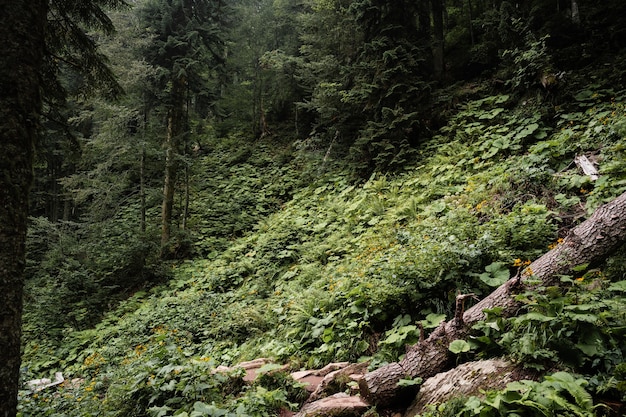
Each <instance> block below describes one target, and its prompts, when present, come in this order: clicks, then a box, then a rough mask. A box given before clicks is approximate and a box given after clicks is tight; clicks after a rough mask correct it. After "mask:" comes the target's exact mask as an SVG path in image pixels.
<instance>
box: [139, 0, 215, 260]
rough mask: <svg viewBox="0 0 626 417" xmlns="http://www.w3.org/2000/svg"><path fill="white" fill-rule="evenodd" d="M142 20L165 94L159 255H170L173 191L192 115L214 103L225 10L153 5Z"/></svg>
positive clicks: (200, 4) (206, 4)
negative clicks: (149, 33)
mask: <svg viewBox="0 0 626 417" xmlns="http://www.w3.org/2000/svg"><path fill="white" fill-rule="evenodd" d="M143 13H144V20H145V22H146V23H147V24H148V25H149V27H150V28H151V30H152V31H154V34H155V38H154V44H153V46H152V47H149V48H147V50H146V55H147V59H148V62H150V63H151V64H153V65H155V66H158V67H159V68H160V69H161V70H162V74H163V76H162V77H161V78H160V79H159V80H158V81H157V83H158V84H160V85H161V87H162V89H163V90H165V94H164V96H163V97H161V98H160V99H162V100H163V101H164V102H165V106H166V110H165V111H166V113H167V114H166V117H165V118H166V134H165V140H164V148H165V170H164V172H165V175H164V181H163V204H162V211H161V223H162V229H161V256H162V257H167V256H170V255H171V253H170V252H171V251H172V248H168V245H169V244H170V239H171V237H172V230H171V229H172V217H173V206H174V191H175V187H176V181H177V176H178V170H179V165H180V161H181V155H182V153H183V148H184V147H186V146H187V144H188V135H189V113H190V111H191V110H192V109H193V108H195V110H197V111H198V112H200V113H205V114H206V113H207V112H208V111H209V108H210V106H211V103H212V102H214V101H215V99H214V98H212V97H211V91H210V88H209V79H210V78H211V77H212V76H214V75H215V74H216V73H217V72H219V67H220V66H221V65H222V64H223V60H224V59H223V55H224V52H223V50H224V42H223V39H222V31H221V27H222V26H223V25H224V21H223V20H222V19H223V18H224V16H225V15H226V7H225V5H224V4H223V3H222V2H221V1H219V0H155V1H149V2H148V3H147V4H146V5H145V8H144V11H143Z"/></svg>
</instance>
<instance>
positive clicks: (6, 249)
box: [0, 0, 47, 417]
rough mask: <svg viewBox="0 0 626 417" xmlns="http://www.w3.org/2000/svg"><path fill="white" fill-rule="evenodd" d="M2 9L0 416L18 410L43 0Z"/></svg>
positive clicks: (22, 1) (25, 0)
mask: <svg viewBox="0 0 626 417" xmlns="http://www.w3.org/2000/svg"><path fill="white" fill-rule="evenodd" d="M0 5H1V6H2V7H1V9H2V14H1V15H0V55H1V56H2V59H1V60H0V114H1V117H0V146H2V152H0V201H1V202H2V203H0V305H1V306H2V310H1V311H0V416H2V417H13V416H15V415H16V413H17V391H18V380H19V369H20V338H21V314H22V289H23V283H24V280H23V270H24V265H25V250H24V248H25V241H26V225H27V218H28V191H29V188H30V185H31V182H32V163H33V149H34V145H35V142H36V140H37V134H38V123H37V121H38V118H39V113H40V108H41V95H40V87H41V81H40V74H41V67H42V64H43V56H44V49H43V44H44V43H43V40H44V36H45V22H46V11H47V2H46V1H44V0H19V1H15V0H10V1H9V0H2V1H1V2H0Z"/></svg>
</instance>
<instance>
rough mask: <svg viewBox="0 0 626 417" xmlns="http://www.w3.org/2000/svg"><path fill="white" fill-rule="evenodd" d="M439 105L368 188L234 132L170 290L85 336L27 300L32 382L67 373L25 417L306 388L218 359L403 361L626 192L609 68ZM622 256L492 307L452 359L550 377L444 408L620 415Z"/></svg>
mask: <svg viewBox="0 0 626 417" xmlns="http://www.w3.org/2000/svg"><path fill="white" fill-rule="evenodd" d="M614 62H619V59H618V58H615V61H607V64H611V63H614ZM441 94H442V97H444V96H445V94H447V95H448V96H447V97H449V104H447V105H446V106H442V107H440V109H442V116H441V117H442V122H441V127H440V128H437V129H436V130H435V131H434V132H433V135H432V138H430V139H428V140H427V141H426V142H425V143H423V144H422V146H420V147H419V148H417V149H416V152H415V154H414V155H413V156H412V157H411V159H410V161H407V162H406V164H405V165H404V168H403V169H401V170H398V171H397V172H395V173H388V174H382V173H379V172H377V173H374V174H372V175H371V176H370V177H369V178H368V179H366V180H359V179H355V177H354V176H353V171H352V170H351V169H349V167H348V168H347V169H346V167H345V166H342V165H341V164H340V163H339V162H338V161H332V160H328V159H327V158H326V157H327V156H328V155H325V153H324V151H325V149H321V150H319V151H318V152H317V153H316V152H311V150H302V149H297V148H295V147H291V146H287V145H286V146H283V147H281V148H280V151H276V147H274V146H273V147H269V146H267V143H268V142H267V140H269V139H268V138H264V139H260V140H258V141H256V142H254V143H251V144H249V145H247V146H245V147H242V149H240V152H239V153H237V154H236V155H233V154H232V153H225V152H224V149H225V148H226V144H227V143H228V141H234V140H237V138H234V137H232V136H231V137H230V138H226V139H223V138H219V139H218V138H217V137H216V140H217V141H218V143H221V144H223V145H224V147H221V146H219V145H218V146H213V147H211V148H210V149H207V150H205V153H204V154H200V155H197V156H196V157H195V158H194V159H193V161H192V166H193V169H192V171H191V172H192V175H194V176H196V177H197V179H198V181H195V182H193V184H195V185H194V187H193V188H192V189H191V193H192V198H191V199H190V201H191V202H193V203H192V206H191V211H192V212H193V216H192V217H190V221H191V223H190V227H191V228H192V230H193V231H194V234H193V235H191V236H192V237H193V238H190V239H189V241H188V242H187V243H186V245H188V246H186V249H185V250H186V251H188V252H187V253H189V254H191V256H190V259H188V260H182V261H172V262H171V263H167V264H165V266H164V268H165V269H166V270H167V271H166V272H165V273H166V274H169V275H170V278H169V280H168V281H167V282H164V283H162V284H159V285H153V286H151V287H137V288H135V289H134V290H135V292H134V294H133V295H132V296H130V297H129V298H128V299H126V300H124V301H122V302H120V303H119V304H114V305H112V306H111V307H112V309H111V310H110V311H109V312H108V313H107V314H106V315H105V316H104V317H103V318H102V319H101V320H100V319H98V318H95V319H93V322H94V323H95V324H94V325H93V326H91V327H89V328H84V329H75V328H72V327H71V326H70V325H67V326H66V327H65V328H61V329H55V332H50V330H51V329H49V328H47V327H46V326H44V325H42V323H41V321H40V319H41V318H44V317H46V311H47V309H50V310H49V311H57V310H55V309H58V308H59V309H60V306H54V305H52V306H51V305H46V304H45V303H44V304H39V305H37V306H34V307H30V308H28V307H27V315H26V322H25V331H26V335H27V341H26V342H27V343H26V344H25V351H24V367H25V372H24V379H35V378H39V377H41V376H46V375H47V374H49V373H53V372H54V371H61V372H63V374H64V376H65V378H66V379H67V381H66V382H65V383H63V384H61V385H60V386H58V387H57V388H56V389H54V390H44V391H39V392H32V391H28V390H24V391H22V396H21V402H20V404H21V405H20V407H21V411H20V413H21V415H22V416H46V415H48V416H57V415H67V416H92V415H99V416H120V417H121V416H131V417H132V416H136V417H139V416H158V417H161V416H174V415H176V416H193V417H199V416H222V415H228V416H230V415H233V416H234V415H241V416H244V415H251V416H265V415H277V413H278V410H280V409H285V408H291V409H292V410H296V409H298V407H299V404H300V403H301V402H302V401H303V400H304V399H305V396H304V395H303V393H302V387H301V386H299V384H297V383H295V382H294V381H293V380H291V379H290V378H289V377H288V376H287V375H286V374H285V373H284V371H277V370H276V368H277V367H271V366H270V367H269V368H266V369H265V371H266V372H265V373H264V374H263V375H262V377H260V378H258V379H257V380H256V381H255V382H254V383H252V384H247V383H244V381H243V380H242V376H243V375H242V373H241V372H239V371H236V370H235V371H232V370H231V371H228V372H225V373H219V372H218V373H216V372H215V370H216V368H217V367H218V366H220V365H233V364H236V363H238V362H241V361H244V360H250V359H254V358H257V357H268V358H271V359H272V360H274V361H275V362H276V363H278V364H287V365H288V366H289V369H291V370H297V369H302V368H312V367H322V366H323V365H326V364H328V363H330V362H333V361H351V362H361V361H369V367H370V368H371V369H374V368H377V367H379V366H381V365H383V364H385V363H387V362H391V361H396V360H398V358H399V357H401V356H402V355H404V353H405V345H406V344H412V343H415V342H416V341H417V340H418V339H419V337H420V332H424V333H428V332H429V330H430V329H432V328H434V327H436V325H437V324H438V323H439V322H440V321H441V320H443V319H444V318H446V317H447V318H450V317H451V316H452V315H453V313H454V300H455V296H456V294H457V293H458V292H462V293H474V294H476V296H477V297H482V296H484V295H487V294H488V293H490V292H491V290H492V289H493V288H494V287H496V286H497V285H499V284H501V283H502V282H504V281H505V280H506V279H508V278H509V277H510V276H512V275H513V274H515V273H516V272H517V271H518V269H519V268H521V267H523V266H524V265H526V264H527V263H529V262H530V261H531V260H533V259H535V258H537V257H538V256H540V255H541V254H543V253H544V252H546V251H547V250H548V249H549V248H550V247H551V246H553V245H556V244H558V242H559V239H561V238H563V237H565V236H566V235H567V233H568V231H569V230H570V228H571V227H572V226H574V225H576V224H578V223H580V222H581V221H582V220H583V219H584V218H586V217H587V216H588V215H589V214H590V213H591V212H593V210H594V209H595V208H597V207H598V206H599V205H601V204H602V203H604V202H607V201H610V200H611V199H613V198H614V197H616V196H618V195H619V194H621V193H622V192H623V191H624V190H626V157H625V154H624V152H625V151H626V145H625V142H624V140H625V139H624V138H625V137H626V90H624V85H623V80H621V79H620V76H619V75H616V74H615V73H613V72H610V73H609V71H607V66H605V65H599V66H595V67H593V68H589V69H587V70H585V71H580V72H574V71H572V72H570V73H569V74H567V79H566V84H563V87H562V91H561V92H560V94H559V95H558V96H557V97H555V96H554V95H553V94H551V93H549V92H546V91H543V90H540V89H536V90H535V89H531V90H527V91H526V92H525V93H524V94H514V93H511V92H510V91H509V90H507V89H502V88H501V86H498V85H494V84H493V82H492V80H488V81H477V82H474V83H462V84H459V85H456V86H454V87H453V88H449V89H448V90H446V91H441ZM442 100H443V99H442ZM220 141H221V142H220ZM576 156H586V157H587V158H588V159H589V160H590V161H592V162H593V163H594V164H595V166H597V168H598V169H599V178H598V179H596V180H593V179H592V178H590V176H589V175H586V174H585V173H583V172H582V171H580V170H579V169H578V167H577V165H576V164H575V163H574V159H575V157H576ZM209 174H210V175H209ZM226 206H227V207H228V210H226V209H225V208H224V207H226ZM257 219H260V220H257ZM250 226H252V227H250ZM224 229H228V230H227V231H225V230H224ZM216 231H219V233H216ZM216 236H219V239H218V238H216ZM624 255H625V253H624V251H623V249H621V250H619V251H618V252H617V253H616V254H614V256H613V257H611V258H609V259H607V260H606V262H604V263H602V264H599V265H582V266H580V268H578V270H576V271H575V272H576V274H575V275H571V276H563V277H561V281H562V282H563V283H564V289H557V288H546V289H542V290H539V291H537V292H535V293H527V294H524V295H523V297H522V300H523V301H524V302H525V304H526V307H525V310H524V311H523V312H522V314H521V315H519V316H517V317H515V318H511V319H503V318H500V317H498V313H497V311H494V312H492V314H491V315H490V319H489V320H488V321H486V322H484V323H482V324H481V325H480V326H477V328H476V334H475V335H474V336H473V337H472V338H470V339H468V340H466V341H464V342H465V343H464V344H463V343H459V344H457V345H456V346H455V347H454V352H455V354H458V361H459V362H463V361H467V360H469V359H473V358H478V357H481V358H487V357H499V356H505V357H507V358H510V359H512V360H513V361H518V362H519V363H523V364H525V365H526V366H527V367H529V368H531V369H534V370H538V371H540V372H544V373H546V374H547V377H548V379H546V380H545V381H544V382H537V383H528V386H527V387H525V388H524V389H522V388H520V387H519V386H513V387H510V388H508V389H506V390H505V391H502V392H494V393H489V394H488V395H487V400H479V399H478V398H469V399H462V398H459V399H457V400H456V401H454V402H453V403H450V404H448V406H440V407H439V408H433V409H432V410H431V412H430V414H429V415H452V414H449V413H452V412H453V411H454V412H460V413H461V415H478V414H480V413H482V414H480V415H505V414H507V413H512V412H517V413H518V414H521V415H557V413H560V412H568V413H573V414H574V415H593V413H594V409H593V406H594V405H598V407H602V406H601V405H599V404H602V403H603V402H604V403H606V404H613V405H615V404H618V403H620V402H623V401H624V396H625V393H626V388H625V387H626V385H625V384H626V368H625V365H624V355H625V354H626V343H625V342H624V341H625V340H626V338H625V337H624V336H625V335H624V329H626V298H625V297H626V294H625V293H624V292H625V291H626V285H625V281H624V266H623V261H624ZM59 256H60V255H59ZM70 267H71V266H70ZM122 276H123V274H122ZM40 285H41V287H40V288H39V290H37V289H35V290H33V291H35V292H36V291H40V292H41V293H44V294H45V293H46V292H48V293H51V292H54V291H56V290H58V289H55V288H54V287H51V286H48V284H46V283H43V282H41V281H40ZM70 290H71V289H70ZM39 300H41V298H39ZM58 311H62V310H58ZM83 313H84V314H89V311H88V306H86V307H85V311H84V312H83ZM49 322H50V323H54V322H55V321H54V320H49ZM51 333H53V334H51ZM37 334H48V336H49V337H46V338H41V337H37ZM557 371H566V372H568V374H567V375H566V374H564V373H563V372H560V373H555V372H557ZM551 375H552V376H551ZM550 378H552V379H550ZM554 381H556V382H554ZM407 383H408V384H410V383H419V381H409V382H407ZM559 384H560V385H559ZM519 392H526V393H528V395H527V396H525V397H524V398H517V397H515V393H519ZM597 410H598V412H600V411H599V410H600V408H598V409H597ZM376 413H380V415H382V414H384V410H372V411H370V414H369V415H377V414H376ZM446 413H448V414H446Z"/></svg>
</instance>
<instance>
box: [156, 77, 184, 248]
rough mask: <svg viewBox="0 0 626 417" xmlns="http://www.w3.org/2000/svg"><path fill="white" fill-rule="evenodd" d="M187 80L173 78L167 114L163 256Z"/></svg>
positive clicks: (171, 202)
mask: <svg viewBox="0 0 626 417" xmlns="http://www.w3.org/2000/svg"><path fill="white" fill-rule="evenodd" d="M184 91H185V80H184V79H182V78H175V79H174V80H172V96H171V99H172V104H171V108H170V110H169V113H168V116H167V135H166V138H165V180H164V184H163V204H162V207H161V257H162V258H164V257H166V256H167V255H168V252H169V251H168V243H169V241H170V239H171V237H172V209H173V207H174V190H175V188H176V175H177V173H178V172H177V171H178V157H179V148H180V141H181V138H182V135H183V117H184V115H183V106H184V104H185V93H184Z"/></svg>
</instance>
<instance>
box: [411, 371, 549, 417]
mask: <svg viewBox="0 0 626 417" xmlns="http://www.w3.org/2000/svg"><path fill="white" fill-rule="evenodd" d="M522 379H531V380H537V379H539V375H538V374H537V372H536V371H531V370H528V369H524V366H523V365H522V364H519V363H512V362H509V361H506V360H504V359H488V360H482V361H476V362H468V363H464V364H461V365H459V366H457V367H455V368H454V369H451V370H449V371H447V372H442V373H439V374H437V375H435V376H433V377H432V378H428V379H427V380H426V381H424V383H423V384H422V385H421V387H420V392H419V394H418V396H417V397H416V398H415V400H414V401H413V403H412V404H411V406H410V407H409V408H408V409H407V411H406V412H405V413H404V416H405V417H409V416H415V415H417V414H421V413H424V411H425V408H426V406H428V405H429V404H441V403H444V402H446V401H448V400H451V399H452V398H456V397H469V396H471V395H474V396H477V397H481V396H482V394H481V393H484V392H485V391H487V390H501V389H504V388H506V386H507V384H509V383H511V382H513V381H519V380H522Z"/></svg>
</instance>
